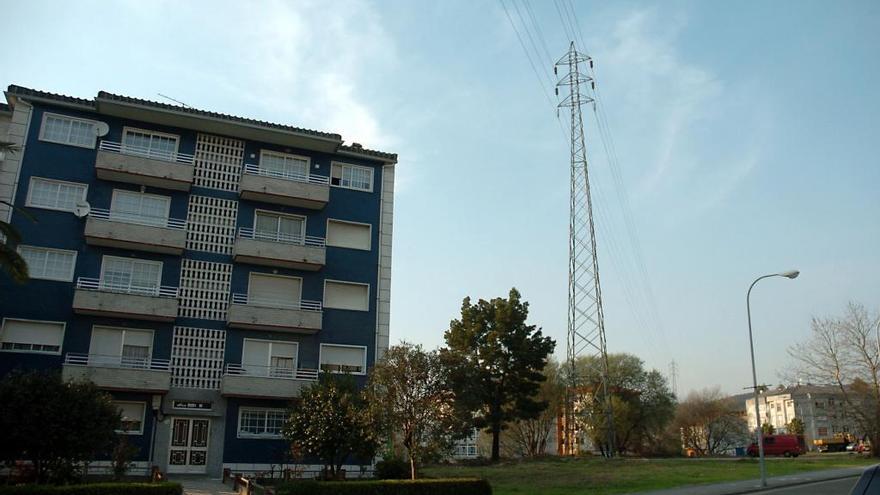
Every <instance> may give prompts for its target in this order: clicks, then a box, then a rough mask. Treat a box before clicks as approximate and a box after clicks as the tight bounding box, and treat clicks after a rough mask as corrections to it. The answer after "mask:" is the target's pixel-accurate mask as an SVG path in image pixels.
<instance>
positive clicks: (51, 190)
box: [25, 177, 88, 212]
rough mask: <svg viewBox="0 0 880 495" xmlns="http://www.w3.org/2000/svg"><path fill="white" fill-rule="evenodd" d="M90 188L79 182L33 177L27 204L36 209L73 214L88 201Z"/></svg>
mask: <svg viewBox="0 0 880 495" xmlns="http://www.w3.org/2000/svg"><path fill="white" fill-rule="evenodd" d="M87 191H88V186H87V185H85V184H80V183H77V182H64V181H60V180H51V179H43V178H40V177H31V184H30V187H29V188H28V195H27V200H26V201H25V204H26V205H27V206H33V207H35V208H46V209H47V210H60V211H70V212H72V211H73V210H74V208H76V205H77V203H82V202H83V201H85V200H86V192H87Z"/></svg>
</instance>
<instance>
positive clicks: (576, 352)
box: [553, 42, 614, 456]
mask: <svg viewBox="0 0 880 495" xmlns="http://www.w3.org/2000/svg"><path fill="white" fill-rule="evenodd" d="M587 65H589V67H590V68H592V66H593V61H592V59H590V57H589V56H587V55H585V54H583V53H580V52H578V51H577V49H576V48H575V45H574V42H572V43H571V45H570V46H569V49H568V53H566V54H565V56H563V57H562V58H560V59H559V61H557V62H556V66H555V67H554V68H553V72H554V73H557V74H558V71H557V69H558V68H559V67H566V68H567V70H568V73H567V74H565V75H564V76H562V77H561V78H560V79H559V81H558V82H557V84H556V93H557V94H559V87H560V86H561V87H565V86H568V90H569V94H568V96H566V97H565V98H564V99H563V100H562V101H561V102H560V103H559V107H560V108H570V109H571V123H570V126H569V129H570V130H571V196H570V198H569V206H570V212H569V225H568V229H569V233H568V354H567V366H568V370H567V371H568V373H569V384H568V387H567V390H568V393H567V394H566V404H565V430H564V438H563V441H564V442H565V445H564V447H563V453H566V454H569V455H571V454H575V453H577V439H576V435H577V431H578V427H577V422H578V419H577V416H578V411H577V409H581V407H579V404H580V403H581V401H583V400H585V399H586V400H587V401H591V402H592V401H599V402H593V404H601V405H602V406H603V409H604V414H605V416H606V418H605V419H606V423H605V425H606V426H605V428H606V435H607V442H608V446H609V448H608V450H607V452H606V455H607V456H611V455H613V452H614V430H613V427H612V426H613V424H614V422H613V417H612V410H611V397H610V395H609V390H608V384H607V381H608V380H607V378H608V353H607V350H606V345H605V319H604V315H603V311H602V289H601V286H600V284H599V260H598V258H597V255H596V229H595V225H594V223H593V200H592V195H591V193H590V174H589V167H588V166H587V150H586V142H585V139H584V122H583V117H582V114H581V106H582V105H584V104H585V103H593V98H591V97H590V96H589V95H588V94H586V88H584V92H582V88H581V86H582V85H585V84H589V85H590V89H594V82H593V78H592V77H590V76H588V75H586V74H584V73H582V72H581V69H585V68H586V66H587ZM581 356H593V357H595V358H596V359H595V361H596V362H597V364H598V365H599V366H600V367H601V369H600V370H598V371H599V372H600V376H601V377H602V380H601V384H600V386H599V387H598V388H594V389H587V388H585V385H586V384H585V383H584V382H583V380H582V377H579V376H578V373H577V370H576V368H575V360H576V359H577V358H578V357H581ZM589 410H591V411H595V410H596V408H594V407H590V408H589ZM594 424H595V423H594Z"/></svg>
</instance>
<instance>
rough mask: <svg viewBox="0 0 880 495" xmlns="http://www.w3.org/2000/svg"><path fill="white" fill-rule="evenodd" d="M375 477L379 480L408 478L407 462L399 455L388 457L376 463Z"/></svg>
mask: <svg viewBox="0 0 880 495" xmlns="http://www.w3.org/2000/svg"><path fill="white" fill-rule="evenodd" d="M375 474H376V478H378V479H380V480H408V479H409V477H410V466H409V462H407V461H405V460H403V459H401V458H400V457H389V458H387V459H382V460H381V461H379V462H377V463H376V471H375Z"/></svg>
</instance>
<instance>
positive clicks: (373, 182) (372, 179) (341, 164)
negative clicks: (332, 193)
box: [329, 161, 376, 193]
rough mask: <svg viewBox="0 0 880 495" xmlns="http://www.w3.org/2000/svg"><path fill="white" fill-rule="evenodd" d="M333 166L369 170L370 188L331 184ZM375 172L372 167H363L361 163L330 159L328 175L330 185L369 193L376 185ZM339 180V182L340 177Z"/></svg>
mask: <svg viewBox="0 0 880 495" xmlns="http://www.w3.org/2000/svg"><path fill="white" fill-rule="evenodd" d="M334 167H342V168H346V167H348V168H351V169H355V168H359V169H363V170H367V171H369V172H370V188H369V189H360V188H357V187H351V186H343V185H342V184H333V168H334ZM375 172H376V171H375V170H374V169H373V168H372V167H365V166H363V165H354V164H352V163H345V162H336V161H332V162H330V175H329V180H330V186H331V187H339V188H342V189H351V190H352V191H361V192H368V193H371V192H373V190H374V189H375V187H376V173H375ZM340 182H341V179H340Z"/></svg>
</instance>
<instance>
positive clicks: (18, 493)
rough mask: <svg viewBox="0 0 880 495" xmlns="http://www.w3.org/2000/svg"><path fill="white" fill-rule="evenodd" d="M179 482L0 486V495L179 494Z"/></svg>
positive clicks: (181, 491) (181, 489) (180, 489)
mask: <svg viewBox="0 0 880 495" xmlns="http://www.w3.org/2000/svg"><path fill="white" fill-rule="evenodd" d="M182 493H183V487H182V486H181V485H180V483H167V482H166V483H86V484H82V485H16V486H0V495H181V494H182Z"/></svg>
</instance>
